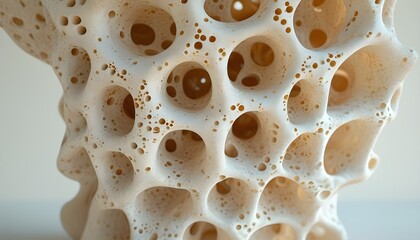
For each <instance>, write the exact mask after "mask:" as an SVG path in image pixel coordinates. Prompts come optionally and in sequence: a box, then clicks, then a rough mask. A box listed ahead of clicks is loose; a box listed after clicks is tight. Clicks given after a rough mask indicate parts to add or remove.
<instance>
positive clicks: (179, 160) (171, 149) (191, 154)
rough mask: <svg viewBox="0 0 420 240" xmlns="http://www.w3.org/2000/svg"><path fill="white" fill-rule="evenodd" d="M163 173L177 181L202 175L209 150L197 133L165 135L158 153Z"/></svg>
mask: <svg viewBox="0 0 420 240" xmlns="http://www.w3.org/2000/svg"><path fill="white" fill-rule="evenodd" d="M158 154H159V155H158V159H160V165H159V166H160V168H161V169H162V171H163V173H166V174H167V175H168V176H169V177H172V178H175V179H182V178H185V177H188V178H190V179H191V178H194V177H196V176H198V175H201V174H202V173H201V169H202V168H203V167H204V166H205V165H206V161H207V155H208V154H207V148H206V144H205V142H204V141H203V139H202V138H201V137H200V135H198V134H197V133H195V132H192V131H189V130H177V131H173V132H170V133H168V134H166V135H165V137H164V138H163V140H162V141H161V143H160V146H159V151H158Z"/></svg>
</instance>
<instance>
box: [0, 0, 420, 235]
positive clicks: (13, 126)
mask: <svg viewBox="0 0 420 240" xmlns="http://www.w3.org/2000/svg"><path fill="white" fill-rule="evenodd" d="M419 10H420V1H418V0H401V1H399V2H398V3H397V9H396V13H395V27H396V31H397V35H398V37H399V40H400V41H401V42H402V43H404V44H405V45H408V46H410V47H412V48H414V49H415V50H416V51H417V52H420V14H419ZM0 73H1V74H0V204H1V208H0V225H1V222H3V223H4V222H7V223H8V224H9V225H13V223H14V222H13V221H16V224H19V225H20V226H22V225H21V224H24V223H25V221H26V223H28V224H29V223H30V222H31V221H32V220H33V219H27V220H24V218H25V214H26V211H29V212H28V214H29V215H30V212H31V211H30V210H28V209H32V207H31V204H37V203H38V204H41V205H40V206H49V208H47V209H49V210H51V212H49V213H48V214H49V215H48V214H47V215H48V216H51V218H52V220H50V223H52V222H57V221H58V212H59V208H60V206H61V205H62V204H63V203H64V202H66V201H68V200H70V199H71V198H72V197H74V196H75V194H76V192H77V190H78V184H77V183H76V182H73V181H71V180H69V179H67V178H66V177H64V176H63V175H61V174H60V173H59V172H58V170H57V169H56V157H57V155H58V151H59V148H60V144H61V140H62V137H63V134H64V129H65V125H64V123H63V121H62V120H61V118H60V116H59V113H58V102H59V99H60V96H61V94H62V89H61V87H60V84H59V82H58V80H57V79H56V77H55V75H54V73H53V71H52V69H51V67H50V66H48V65H46V64H44V63H42V62H40V61H38V60H36V59H34V58H33V57H31V56H29V55H27V54H26V53H24V52H23V51H22V50H20V49H19V48H18V47H17V46H15V44H14V43H13V42H12V41H11V40H10V39H9V38H8V36H7V35H6V34H5V32H4V31H3V30H0ZM419 78H420V61H418V62H417V64H416V66H415V68H414V69H413V71H412V72H411V73H410V74H409V75H408V78H407V80H406V83H405V86H404V91H403V94H402V97H401V101H400V108H399V114H398V117H397V118H396V119H395V120H394V121H393V122H391V123H390V124H389V125H388V126H387V127H386V128H385V130H384V131H383V132H382V135H381V137H380V139H379V141H378V143H377V145H376V147H375V150H376V152H377V153H378V154H379V155H380V157H381V162H380V165H379V167H378V168H377V170H376V173H375V174H374V175H373V176H372V177H371V178H370V179H369V180H368V181H367V182H364V183H362V184H357V185H353V186H350V187H347V188H346V189H344V190H343V191H342V193H341V197H340V201H341V203H344V205H343V206H350V207H348V208H346V209H344V210H343V212H344V213H343V214H344V215H345V216H344V217H345V219H343V221H344V222H345V224H346V225H352V224H356V225H357V224H358V225H357V226H360V227H359V228H357V227H355V226H356V225H354V226H350V228H351V229H355V230H354V231H356V232H357V231H359V233H361V232H362V229H364V228H366V230H369V228H368V226H370V225H369V223H366V221H367V220H366V216H365V211H362V210H361V209H364V208H366V212H369V209H371V208H369V207H368V206H379V205H381V204H382V205H381V206H384V211H385V210H386V209H388V210H389V207H386V206H388V205H387V204H391V205H389V206H392V211H395V212H397V215H398V212H400V213H401V214H402V212H403V211H404V210H403V208H402V210H401V211H398V206H401V207H402V206H403V205H404V206H405V209H406V208H407V206H408V205H410V204H412V205H413V206H414V205H415V206H416V207H415V208H413V209H416V211H417V212H416V213H418V214H420V210H419V209H420V208H419V207H418V206H420V186H419V184H420V144H419V142H420V138H419V137H420V125H419V123H420V121H419V120H420V81H419V80H420V79H419ZM49 203H51V204H49ZM353 203H354V204H353ZM355 204H356V205H355ZM407 204H408V205H407ZM22 206H23V207H22ZM34 206H36V205H34ZM356 206H361V207H356ZM15 208H19V210H17V211H14V210H13V209H15ZM25 209H26V210H25ZM351 209H354V210H355V211H353V210H351ZM2 210H3V212H2ZM6 210H7V211H6ZM33 211H35V212H36V209H35V210H32V212H33ZM377 211H379V212H382V211H381V210H377ZM405 211H406V212H407V214H409V213H410V212H411V210H409V209H408V210H407V209H406V210H405ZM6 212H7V213H9V214H6ZM41 212H42V211H40V212H39V213H37V214H40V213H41ZM13 213H15V214H17V215H18V216H17V217H16V216H15V217H14V218H13V217H11V215H13ZM411 213H412V212H411ZM19 214H20V215H19ZM357 214H359V215H357ZM19 216H20V218H19ZM410 216H411V215H410ZM410 216H407V215H400V217H401V218H402V219H401V221H403V222H404V221H409V219H415V220H416V221H418V224H417V226H418V225H419V224H420V217H416V216H414V215H413V216H411V218H410ZM387 217H388V218H390V216H389V215H386V214H385V215H384V216H379V215H376V216H373V217H371V219H373V221H377V222H378V221H379V222H380V221H384V222H387V221H388V220H387ZM353 218H354V219H353ZM9 219H12V220H9ZM13 219H14V220H13ZM363 219H364V221H363ZM359 220H362V221H359ZM393 220H394V221H396V219H394V218H393ZM10 221H11V222H10ZM32 222H33V221H32ZM397 222H399V221H397ZM362 223H363V224H362ZM366 224H367V225H366ZM411 224H413V222H411ZM35 225H36V224H35ZM402 225H404V224H402ZM4 226H6V225H4ZM54 226H56V227H57V228H59V225H58V224H57V223H55V224H54ZM409 226H416V225H409ZM33 227H34V226H33ZM418 227H420V226H418ZM414 228H415V227H410V229H411V231H415V232H416V234H419V235H416V236H417V237H418V238H417V237H416V238H399V239H420V233H419V230H416V229H414ZM46 229H48V228H46ZM410 229H409V231H410ZM388 231H390V230H388ZM395 231H398V230H395ZM59 233H60V234H61V233H62V230H59ZM0 236H1V226H0ZM350 236H357V235H356V234H354V235H350ZM360 236H361V235H360ZM364 236H365V238H364V237H357V239H368V238H366V235H364ZM378 236H379V235H378ZM395 236H401V235H395ZM388 237H390V236H389V235H388ZM0 238H1V237H0ZM10 239H11V238H10ZM50 239H58V238H56V237H52V238H50ZM353 239H356V238H353ZM376 239H379V238H376ZM381 239H390V238H381Z"/></svg>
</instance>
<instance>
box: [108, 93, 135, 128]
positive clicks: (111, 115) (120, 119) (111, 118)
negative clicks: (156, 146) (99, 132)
mask: <svg viewBox="0 0 420 240" xmlns="http://www.w3.org/2000/svg"><path fill="white" fill-rule="evenodd" d="M101 110H102V114H103V118H102V123H103V128H104V130H105V131H107V132H109V133H111V134H115V135H126V134H128V133H129V132H131V130H132V129H133V127H134V119H135V104H134V100H133V97H132V95H131V94H130V92H128V91H127V90H126V89H124V88H122V87H119V86H114V87H110V88H108V89H107V90H106V91H105V92H104V94H103V100H102V105H101Z"/></svg>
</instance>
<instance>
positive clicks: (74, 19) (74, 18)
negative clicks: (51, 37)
mask: <svg viewBox="0 0 420 240" xmlns="http://www.w3.org/2000/svg"><path fill="white" fill-rule="evenodd" d="M71 22H72V23H73V24H74V25H78V24H80V23H81V22H82V19H81V18H80V17H79V16H74V17H73V18H72V20H71Z"/></svg>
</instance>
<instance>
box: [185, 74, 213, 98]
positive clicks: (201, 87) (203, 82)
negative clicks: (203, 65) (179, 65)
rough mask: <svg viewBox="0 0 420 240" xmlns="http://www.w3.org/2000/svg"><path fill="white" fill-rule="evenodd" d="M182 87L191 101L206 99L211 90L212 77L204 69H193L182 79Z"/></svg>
mask: <svg viewBox="0 0 420 240" xmlns="http://www.w3.org/2000/svg"><path fill="white" fill-rule="evenodd" d="M182 87H183V90H184V93H185V95H186V96H187V97H189V98H191V99H198V98H201V97H204V96H206V95H207V94H208V93H209V92H210V90H211V79H210V75H209V74H208V72H207V71H206V70H204V69H200V68H195V69H191V70H189V71H188V72H187V73H186V74H185V76H184V78H183V79H182Z"/></svg>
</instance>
